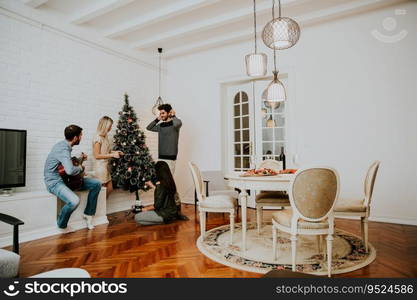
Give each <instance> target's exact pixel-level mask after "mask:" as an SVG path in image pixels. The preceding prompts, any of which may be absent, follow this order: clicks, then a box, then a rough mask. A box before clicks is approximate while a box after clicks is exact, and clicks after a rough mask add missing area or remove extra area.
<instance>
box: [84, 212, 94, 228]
mask: <svg viewBox="0 0 417 300" xmlns="http://www.w3.org/2000/svg"><path fill="white" fill-rule="evenodd" d="M84 219H85V221H86V222H87V228H88V229H90V230H91V229H94V225H93V216H88V215H84Z"/></svg>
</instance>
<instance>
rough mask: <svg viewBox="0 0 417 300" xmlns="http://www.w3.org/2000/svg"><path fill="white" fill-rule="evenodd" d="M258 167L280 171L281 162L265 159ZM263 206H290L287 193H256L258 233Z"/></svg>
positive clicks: (261, 220)
mask: <svg viewBox="0 0 417 300" xmlns="http://www.w3.org/2000/svg"><path fill="white" fill-rule="evenodd" d="M258 168H268V169H272V170H275V171H280V170H282V162H279V161H276V160H275V159H266V160H263V161H262V162H261V163H260V164H259V166H258ZM264 206H272V207H280V208H281V207H286V206H290V200H289V198H288V194H287V193H286V192H284V191H261V192H260V193H259V194H257V195H256V198H255V207H256V227H257V230H258V234H260V233H261V227H262V223H263V208H264Z"/></svg>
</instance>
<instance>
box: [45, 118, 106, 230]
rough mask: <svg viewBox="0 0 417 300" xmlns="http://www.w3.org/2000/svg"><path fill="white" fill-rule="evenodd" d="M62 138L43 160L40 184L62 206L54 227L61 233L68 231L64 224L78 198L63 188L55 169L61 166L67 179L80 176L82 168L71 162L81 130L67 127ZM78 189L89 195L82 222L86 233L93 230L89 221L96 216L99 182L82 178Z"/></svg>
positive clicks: (85, 157) (72, 126) (74, 207)
mask: <svg viewBox="0 0 417 300" xmlns="http://www.w3.org/2000/svg"><path fill="white" fill-rule="evenodd" d="M64 135H65V140H63V141H60V142H58V143H57V144H55V146H54V147H53V148H52V150H51V152H50V153H49V155H48V157H47V158H46V162H45V168H44V181H45V185H46V188H47V190H48V191H49V192H50V193H52V194H54V195H56V196H57V197H58V198H60V199H61V200H62V201H64V202H65V206H64V207H63V208H62V209H61V212H60V214H59V216H58V220H57V224H58V227H59V228H60V229H62V231H63V232H67V231H71V230H70V229H68V228H67V224H68V220H69V218H70V216H71V214H72V212H73V211H74V210H75V209H76V208H77V206H78V205H79V203H80V198H79V197H78V196H77V195H76V194H75V193H74V192H73V191H71V190H70V189H69V188H68V187H67V186H66V185H65V183H64V181H63V180H62V178H61V176H60V175H59V173H58V166H59V165H60V164H62V165H63V167H64V170H65V173H67V174H68V175H70V176H72V175H77V174H79V173H82V172H84V167H83V166H74V165H73V163H72V160H71V151H72V147H73V146H75V145H78V144H79V143H80V141H81V137H82V128H81V127H79V126H77V125H69V126H67V127H66V128H65V131H64ZM83 156H84V157H83V158H84V159H87V156H86V155H85V154H83ZM82 189H83V190H88V191H89V193H88V199H87V205H86V207H85V210H84V218H85V219H86V221H87V227H88V229H93V228H94V226H93V223H92V218H93V215H94V214H95V213H96V207H97V197H98V194H99V193H100V190H101V182H100V181H99V180H97V179H93V178H87V177H85V178H84V181H83V187H82Z"/></svg>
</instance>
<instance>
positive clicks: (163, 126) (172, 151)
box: [146, 104, 182, 175]
mask: <svg viewBox="0 0 417 300" xmlns="http://www.w3.org/2000/svg"><path fill="white" fill-rule="evenodd" d="M158 110H159V116H158V118H156V119H155V120H154V121H152V122H151V123H150V124H149V125H148V126H147V127H146V129H148V130H150V131H153V132H158V160H160V161H161V160H162V161H165V162H166V163H167V164H168V166H169V168H170V170H171V173H172V175H174V172H175V162H176V160H177V155H178V138H179V135H180V128H181V126H182V122H181V120H180V119H178V118H177V117H176V116H175V111H174V110H173V109H172V106H171V105H169V104H162V105H160V106H159V107H158Z"/></svg>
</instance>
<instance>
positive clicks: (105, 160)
mask: <svg viewBox="0 0 417 300" xmlns="http://www.w3.org/2000/svg"><path fill="white" fill-rule="evenodd" d="M112 125H113V120H112V119H111V118H110V117H107V116H104V117H102V118H101V119H100V121H99V122H98V126H97V134H96V136H95V137H94V139H93V156H94V160H93V170H94V177H95V178H97V179H98V180H100V181H101V183H102V184H103V186H105V187H106V190H107V194H106V197H107V198H108V197H109V195H110V193H111V192H112V191H113V184H112V181H111V175H110V166H109V160H110V158H120V155H123V152H121V151H111V148H110V142H109V138H108V136H107V134H108V133H109V132H110V130H111V127H112Z"/></svg>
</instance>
